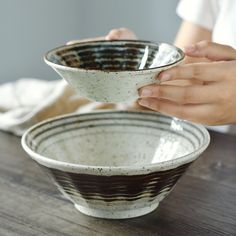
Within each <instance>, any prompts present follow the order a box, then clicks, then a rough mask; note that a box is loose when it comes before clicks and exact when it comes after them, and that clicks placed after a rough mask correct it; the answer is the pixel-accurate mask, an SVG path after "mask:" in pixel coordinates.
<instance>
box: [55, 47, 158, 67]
mask: <svg viewBox="0 0 236 236" xmlns="http://www.w3.org/2000/svg"><path fill="white" fill-rule="evenodd" d="M145 47H146V45H145V44H143V45H142V44H141V45H138V44H131V43H128V44H120V45H110V44H102V45H99V44H96V45H89V46H88V45H87V46H82V45H81V46H78V47H74V48H72V49H71V48H68V49H65V50H61V51H58V52H57V58H56V59H55V60H56V61H54V62H56V63H59V64H60V63H61V64H63V65H67V66H69V67H75V68H83V69H98V70H100V69H102V70H109V71H113V70H137V69H139V66H140V62H141V59H142V57H143V55H144V52H145ZM148 50H149V51H148V60H147V61H146V64H145V66H144V68H149V67H150V65H151V64H152V62H153V59H154V58H155V54H156V51H157V46H153V45H151V44H150V45H149V47H148ZM60 60H61V61H60Z"/></svg>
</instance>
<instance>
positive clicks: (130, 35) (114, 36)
mask: <svg viewBox="0 0 236 236" xmlns="http://www.w3.org/2000/svg"><path fill="white" fill-rule="evenodd" d="M122 39H128V40H131V39H137V36H136V35H135V33H134V32H133V31H132V30H130V29H127V28H118V29H112V30H111V31H110V32H109V33H108V34H107V35H106V36H102V37H94V38H86V39H77V40H71V41H69V42H67V45H71V44H75V43H81V42H88V41H95V40H122Z"/></svg>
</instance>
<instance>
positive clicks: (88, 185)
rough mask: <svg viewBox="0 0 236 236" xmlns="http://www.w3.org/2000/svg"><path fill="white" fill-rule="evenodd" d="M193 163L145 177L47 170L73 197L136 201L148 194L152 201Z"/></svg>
mask: <svg viewBox="0 0 236 236" xmlns="http://www.w3.org/2000/svg"><path fill="white" fill-rule="evenodd" d="M190 164H191V163H187V164H184V165H182V166H179V167H177V168H175V169H171V170H165V171H158V172H153V173H150V174H144V175H131V176H129V175H127V176H125V175H113V176H98V175H89V174H77V173H70V172H64V171H60V170H56V169H51V168H47V167H44V169H46V171H47V172H48V173H49V174H50V175H51V176H52V177H53V179H54V181H55V182H56V183H57V184H58V185H60V186H61V187H62V188H63V189H64V191H65V192H66V193H67V194H68V195H70V196H71V197H72V198H73V197H74V196H75V195H76V198H78V197H80V196H81V197H82V198H84V199H87V200H98V201H105V202H112V201H122V200H126V201H134V200H138V199H140V198H142V195H143V194H145V195H146V196H147V197H148V198H149V201H152V200H153V199H154V198H155V197H156V196H158V195H159V194H160V193H162V192H168V191H169V190H170V189H171V188H172V187H173V186H174V185H175V184H176V182H177V181H178V179H179V178H180V177H181V176H182V174H183V173H184V172H185V170H186V169H187V168H188V166H189V165H190Z"/></svg>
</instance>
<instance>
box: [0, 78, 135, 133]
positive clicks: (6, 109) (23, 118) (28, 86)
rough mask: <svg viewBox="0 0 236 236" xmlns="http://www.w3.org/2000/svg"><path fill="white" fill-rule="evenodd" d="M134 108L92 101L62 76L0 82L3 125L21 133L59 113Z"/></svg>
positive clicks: (11, 130) (7, 128) (0, 117)
mask: <svg viewBox="0 0 236 236" xmlns="http://www.w3.org/2000/svg"><path fill="white" fill-rule="evenodd" d="M133 108H134V107H128V106H123V105H122V104H111V103H110V104H104V103H99V102H90V101H89V100H87V99H84V98H80V97H79V95H78V94H77V93H75V91H74V90H72V89H71V88H70V87H69V86H68V85H67V83H66V82H64V81H63V80H58V81H44V80H39V79H20V80H18V81H15V82H11V83H6V84H3V85H1V86H0V129H1V130H5V131H9V132H11V133H13V134H15V135H19V136H20V135H22V134H23V133H24V131H25V130H26V129H28V128H29V127H30V126H32V125H34V124H36V123H38V122H40V121H42V120H45V119H47V118H51V117H54V116H57V115H62V114H66V113H72V112H77V113H83V112H89V111H93V110H96V109H133ZM134 109H135V108H134Z"/></svg>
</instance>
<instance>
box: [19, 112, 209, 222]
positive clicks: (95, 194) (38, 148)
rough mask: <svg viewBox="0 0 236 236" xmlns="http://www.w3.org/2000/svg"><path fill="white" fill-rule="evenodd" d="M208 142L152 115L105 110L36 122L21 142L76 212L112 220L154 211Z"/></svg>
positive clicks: (195, 131) (192, 129) (196, 128)
mask: <svg viewBox="0 0 236 236" xmlns="http://www.w3.org/2000/svg"><path fill="white" fill-rule="evenodd" d="M209 140H210V138H209V134H208V132H207V130H206V129H205V128H204V127H203V126H200V125H196V124H192V123H189V122H185V121H182V120H178V119H174V118H170V117H166V116H163V115H160V114H158V113H154V112H128V111H106V112H94V113H88V114H80V115H67V116H62V117H59V118H55V119H50V120H47V121H45V122H42V123H39V124H37V125H35V126H33V127H32V128H30V129H29V130H28V131H27V132H26V133H25V134H24V136H23V138H22V145H23V148H24V149H25V151H26V152H27V153H28V154H29V155H30V156H31V158H33V159H34V160H35V161H36V162H38V163H39V164H40V165H41V166H42V167H43V168H44V169H45V170H46V171H47V172H48V173H49V174H50V175H51V176H52V177H53V179H54V182H55V184H56V185H57V187H58V189H59V190H60V191H61V192H62V193H63V194H64V195H65V196H66V197H67V198H68V199H69V200H71V201H72V202H73V203H74V205H75V207H76V208H77V209H78V210H79V211H81V212H83V213H85V214H87V215H91V216H95V217H102V218H113V219H115V218H116V219H118V218H130V217H136V216H141V215H144V214H147V213H149V212H151V211H153V210H154V209H156V208H157V206H158V204H159V202H160V201H161V200H162V199H163V198H164V197H166V196H167V195H168V193H169V192H170V190H171V189H172V188H173V187H174V185H175V184H176V182H177V180H178V179H179V178H180V177H181V175H182V174H183V173H184V172H185V170H186V169H187V168H188V166H189V165H190V164H191V163H192V162H193V161H194V160H196V158H197V157H198V156H199V155H200V154H201V153H202V152H203V151H204V150H205V149H206V148H207V146H208V144H209Z"/></svg>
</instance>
